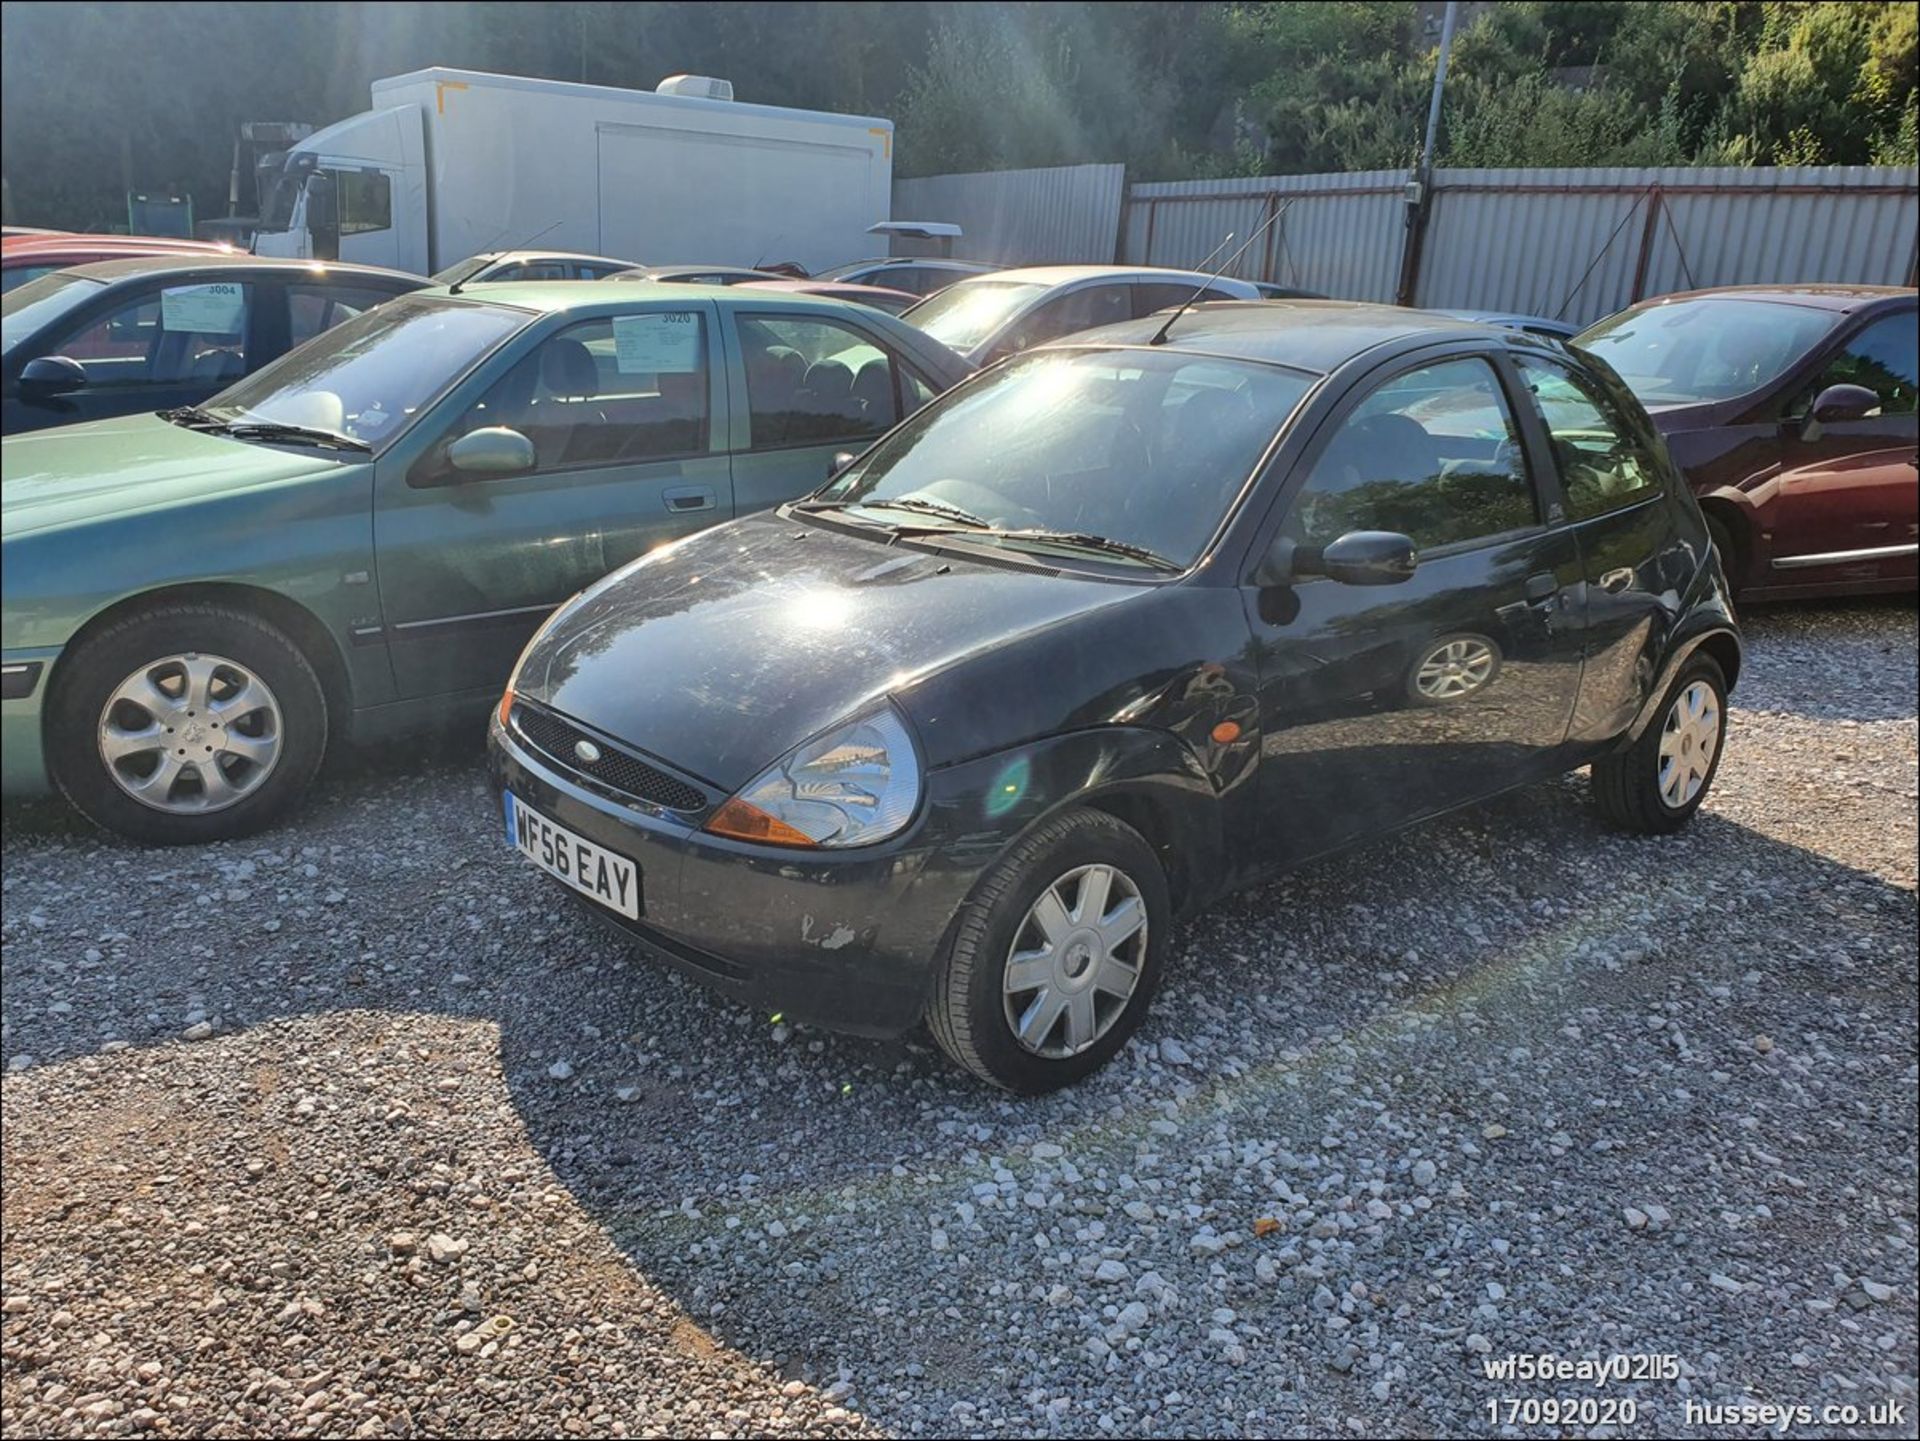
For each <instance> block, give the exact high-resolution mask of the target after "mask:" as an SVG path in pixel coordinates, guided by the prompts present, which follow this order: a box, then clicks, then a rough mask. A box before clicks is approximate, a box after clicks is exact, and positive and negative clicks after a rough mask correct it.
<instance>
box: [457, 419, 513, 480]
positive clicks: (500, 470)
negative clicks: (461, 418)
mask: <svg viewBox="0 0 1920 1441" xmlns="http://www.w3.org/2000/svg"><path fill="white" fill-rule="evenodd" d="M447 464H448V465H449V466H450V467H451V468H452V469H454V470H455V471H457V472H459V473H460V474H461V475H518V474H520V473H521V472H522V471H528V470H532V469H533V466H534V453H533V442H532V441H530V440H528V439H527V438H526V437H525V436H524V435H522V434H521V433H520V432H519V431H517V430H511V429H509V428H508V427H506V426H504V425H489V426H483V427H482V428H481V429H479V430H472V431H468V432H467V433H466V434H465V435H463V436H461V437H460V438H459V439H458V440H456V441H454V443H453V444H452V445H449V446H448V447H447Z"/></svg>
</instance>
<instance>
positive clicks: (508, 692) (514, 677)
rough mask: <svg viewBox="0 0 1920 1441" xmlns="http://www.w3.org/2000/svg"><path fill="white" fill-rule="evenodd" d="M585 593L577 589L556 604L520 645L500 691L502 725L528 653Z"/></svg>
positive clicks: (505, 721)
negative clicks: (503, 686) (536, 628)
mask: <svg viewBox="0 0 1920 1441" xmlns="http://www.w3.org/2000/svg"><path fill="white" fill-rule="evenodd" d="M585 594H586V592H585V591H584V590H577V591H575V592H574V593H573V594H572V595H570V596H568V597H567V598H566V599H565V600H563V601H561V602H560V604H558V605H556V606H555V607H554V608H553V609H552V610H550V611H548V612H547V618H546V619H545V620H543V621H541V622H540V628H539V629H538V630H536V631H534V633H533V634H532V635H531V636H529V637H528V638H527V643H526V644H525V645H523V646H521V647H520V654H519V655H517V656H515V657H514V658H513V669H512V670H510V671H508V672H507V684H506V689H504V690H502V691H501V692H500V724H501V725H505V724H506V723H507V717H508V716H509V715H510V714H511V713H512V711H513V697H514V692H515V691H516V690H517V689H518V688H519V685H520V667H521V666H522V665H524V664H525V663H526V659H527V653H528V652H529V651H531V650H532V649H533V648H534V647H535V646H537V645H538V644H540V637H541V636H543V635H545V634H546V633H547V632H548V631H550V630H552V629H553V626H554V622H555V621H557V620H559V619H560V617H561V616H562V615H564V614H565V613H566V612H567V611H568V610H570V609H571V608H572V607H573V603H574V602H575V601H576V600H578V599H580V597H581V596H583V595H585Z"/></svg>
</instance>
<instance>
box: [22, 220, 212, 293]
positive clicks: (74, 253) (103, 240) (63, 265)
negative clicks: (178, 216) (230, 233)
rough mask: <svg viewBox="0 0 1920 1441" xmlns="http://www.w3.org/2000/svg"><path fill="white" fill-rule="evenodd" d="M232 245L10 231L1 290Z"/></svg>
mask: <svg viewBox="0 0 1920 1441" xmlns="http://www.w3.org/2000/svg"><path fill="white" fill-rule="evenodd" d="M238 253H241V252H237V251H235V250H234V248H233V247H232V246H231V245H223V244H221V243H220V242H218V241H212V240H187V239H184V238H182V237H178V236H171V235H86V234H82V233H81V232H79V231H63V230H49V231H46V232H44V233H33V234H25V235H9V236H7V237H6V238H5V239H4V240H0V292H5V291H8V290H14V289H17V288H18V287H20V286H22V285H25V284H26V283H27V282H28V281H29V280H38V279H39V278H40V277H41V276H43V275H51V274H52V273H53V272H54V271H56V270H68V269H71V268H72V267H73V266H76V265H92V264H94V263H95V262H96V261H100V260H131V259H133V258H134V257H136V256H142V255H234V254H238Z"/></svg>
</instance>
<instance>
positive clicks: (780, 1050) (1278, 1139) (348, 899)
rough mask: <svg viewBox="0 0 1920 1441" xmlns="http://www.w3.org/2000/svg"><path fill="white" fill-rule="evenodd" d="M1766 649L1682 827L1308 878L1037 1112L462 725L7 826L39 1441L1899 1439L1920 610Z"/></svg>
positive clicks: (27, 1287)
mask: <svg viewBox="0 0 1920 1441" xmlns="http://www.w3.org/2000/svg"><path fill="white" fill-rule="evenodd" d="M1748 626H1749V638H1750V644H1751V654H1750V658H1749V668H1748V673H1747V676H1746V678H1745V679H1744V681H1743V685H1742V688H1741V691H1740V693H1739V695H1738V696H1737V702H1738V704H1737V706H1736V709H1735V711H1734V715H1733V731H1732V735H1731V737H1730V741H1729V747H1730V750H1729V757H1728V761H1727V764H1726V766H1725V768H1724V769H1723V770H1722V772H1721V775H1720V779H1719V783H1718V785H1717V787H1716V789H1715V791H1714V793H1713V796H1712V798H1711V800H1710V802H1709V804H1708V806H1707V809H1706V810H1705V812H1704V813H1703V814H1702V815H1701V817H1700V819H1699V821H1698V822H1697V823H1696V824H1695V826H1694V827H1693V828H1692V829H1691V830H1690V831H1689V832H1688V833H1687V834H1685V835H1684V836H1682V837H1679V838H1675V839H1671V840H1664V841H1657V842H1655V841H1644V840H1634V839H1629V838H1623V837H1620V836H1616V835H1613V834H1610V833H1608V832H1605V831H1603V830H1602V829H1601V828H1600V827H1599V825H1598V824H1597V822H1596V821H1595V820H1594V818H1593V816H1592V814H1591V812H1590V811H1589V810H1588V809H1587V808H1586V806H1585V805H1584V801H1585V790H1586V782H1585V779H1584V778H1583V777H1569V778H1567V779H1566V780H1564V781H1561V782H1555V783H1550V784H1544V785H1540V786H1536V787H1534V788H1532V789H1530V790H1528V791H1526V792H1523V793H1520V794H1518V795H1515V796H1512V797H1509V798H1507V799H1505V800H1502V801H1500V802H1497V803H1495V804H1493V805H1491V806H1488V807H1486V808H1483V809H1481V810H1479V811H1477V812H1475V813H1472V814H1470V815H1467V816H1465V817H1462V818H1459V819H1455V820H1451V821H1448V822H1445V823H1442V824H1440V825H1438V826H1435V827H1431V828H1428V829H1426V830H1423V831H1420V832H1417V833H1414V834H1410V835H1407V836H1404V837H1401V838H1398V839H1396V840H1392V841H1389V842H1384V843H1381V844H1378V845H1375V846H1373V847H1371V848H1369V849H1367V850H1364V851H1361V852H1359V853H1357V854H1355V855H1352V856H1349V857H1346V858H1344V859H1341V860H1338V861H1336V862H1331V863H1326V864H1321V865H1318V866H1314V867H1312V868H1310V869H1308V870H1306V871H1305V872H1303V873H1301V874H1298V875H1296V876H1294V877H1291V878H1289V879H1288V880H1286V881H1284V882H1281V883H1279V884H1276V885H1273V886H1270V887H1267V888H1265V889H1263V890H1260V891H1258V892H1254V893H1252V894H1249V895H1246V896H1243V897H1241V898H1239V899H1237V900H1235V901H1233V902H1231V903H1229V904H1227V905H1224V906H1222V907H1220V908H1219V909H1217V910H1216V911H1214V912H1212V913H1210V914H1209V915H1208V916H1206V917H1204V918H1203V919H1202V920H1201V921H1200V922H1198V923H1197V924H1196V925H1194V926H1193V927H1191V928H1190V929H1189V930H1188V931H1187V932H1186V933H1185V934H1184V936H1183V938H1182V941H1181V943H1180V945H1179V946H1178V948H1177V952H1176V954H1175V956H1174V958H1173V961H1172V963H1171V966H1170V970H1169V974H1168V977H1167V981H1166V985H1165V988H1164V990H1163V992H1162V994H1161V996H1160V998H1159V1000H1158V1001H1157V1003H1156V1006H1155V1011H1154V1014H1153V1015H1152V1017H1151V1018H1150V1019H1149V1021H1148V1024H1147V1026H1146V1027H1145V1028H1144V1030H1143V1032H1142V1033H1141V1035H1140V1037H1139V1038H1138V1039H1137V1040H1136V1041H1135V1042H1134V1044H1133V1045H1132V1046H1131V1047H1130V1048H1129V1049H1128V1050H1127V1051H1126V1052H1125V1053H1124V1054H1123V1055H1122V1056H1121V1057H1120V1059H1119V1060H1118V1061H1117V1062H1116V1063H1115V1064H1114V1065H1113V1066H1112V1067H1110V1068H1109V1069H1108V1070H1107V1071H1106V1072H1104V1073H1103V1074H1101V1075H1100V1076H1097V1077H1096V1078H1094V1079H1093V1080H1091V1081H1089V1082H1088V1083H1086V1084H1084V1085H1082V1086H1081V1087H1079V1088H1078V1089H1076V1090H1074V1091H1073V1092H1071V1093H1069V1094H1065V1095H1059V1096H1055V1097H1051V1098H1047V1099H1044V1100H1041V1101H1032V1102H1023V1101H1017V1100H1014V1099H1011V1098H1008V1097H1004V1096H1001V1095H998V1094H994V1093H990V1092H988V1091H986V1090H984V1089H982V1088H980V1087H978V1086H976V1085H974V1084H972V1083H970V1082H968V1081H966V1080H964V1079H962V1078H961V1077H960V1076H959V1075H958V1074H957V1073H956V1072H955V1071H954V1070H952V1069H950V1068H949V1067H948V1066H947V1065H945V1064H944V1063H943V1062H942V1061H941V1060H940V1059H939V1057H938V1056H937V1055H936V1054H935V1053H934V1052H933V1051H932V1050H931V1048H930V1047H929V1046H928V1045H926V1044H924V1043H921V1042H906V1043H900V1044H895V1045H890V1046H889V1045H879V1044H875V1043H872V1042H861V1041H854V1040H847V1039H842V1038H838V1037H834V1036H830V1035H825V1034H821V1033H815V1032H811V1031H806V1030H799V1031H794V1030H790V1029H789V1028H788V1027H786V1026H784V1025H781V1024H777V1023H774V1022H772V1021H770V1019H769V1018H768V1017H767V1016H765V1015H763V1014H753V1013H749V1012H747V1011H745V1010H743V1009H741V1008H739V1007H735V1006H732V1005H730V1004H728V1003H726V1002H723V1001H720V1000H717V999H714V998H712V997H709V996H708V995H707V994H706V993H704V992H703V991H701V990H699V989H698V988H697V987H695V986H693V985H691V984H688V983H685V982H683V981H680V980H679V979H677V978H675V977H672V976H669V975H666V974H664V973H662V972H659V971H657V970H655V969H653V968H651V967H649V966H648V965H646V964H644V963H642V962H638V961H634V960H630V959H628V958H626V957H624V956H623V955H622V954H620V953H619V951H618V949H617V948H615V947H613V946H611V945H610V944H609V943H608V942H607V941H606V940H605V939H604V937H603V935H602V933H601V932H600V931H599V930H598V928H597V927H593V926H591V925H589V924H587V923H586V922H584V921H583V920H582V919H581V918H580V917H578V916H577V915H576V914H575V913H574V912H573V911H572V909H571V908H570V907H569V906H567V905H566V904H564V903H563V902H562V901H561V900H560V899H559V898H558V897H557V896H556V894H555V893H554V892H553V891H551V890H549V889H548V888H547V887H546V885H545V884H543V883H542V882H540V881H539V880H538V879H537V878H536V876H535V875H534V874H533V873H532V871H531V870H530V869H528V868H526V867H524V866H521V865H519V864H516V863H515V862H514V861H513V860H512V858H511V857H509V856H508V855H507V854H506V853H505V852H504V851H503V849H502V848H501V847H500V845H499V844H498V842H497V840H496V838H495V834H494V832H495V829H496V826H497V819H496V809H495V806H494V803H493V801H492V799H491V797H490V796H489V795H488V794H487V793H486V791H485V789H484V785H483V778H482V773H481V770H480V766H479V762H478V757H477V756H476V755H475V754H474V752H473V751H472V750H471V748H468V747H455V748H453V749H451V750H447V751H442V752H438V753H434V752H416V753H410V754H407V755H404V756H400V757H397V758H391V759H389V760H387V761H385V762H384V763H383V765H382V766H380V767H379V768H377V769H374V770H372V771H368V770H365V769H359V770H356V771H354V772H352V773H336V774H334V775H331V776H330V777H329V778H328V779H327V780H326V782H325V784H324V787H323V792H322V794H321V795H320V796H319V797H318V802H317V804H315V805H312V806H311V807H310V808H309V809H308V810H307V811H306V812H305V813H304V815H303V816H302V817H301V818H300V820H299V821H298V823H297V824H295V825H293V826H290V827H288V828H287V829H285V830H282V831H279V832H276V833H274V834H272V835H270V836H266V837H262V838H256V839H255V840H252V841H248V842H243V843H237V844H232V845H221V846H212V847H208V848H206V849H202V850H183V851H170V852H160V851H145V850H140V849H137V848H132V847H127V846H123V845H118V844H109V843H103V842H102V841H100V840H99V839H97V838H96V837H94V836H93V835H92V834H90V833H87V832H85V831H83V830H81V829H79V828H77V827H76V826H74V825H73V824H72V823H70V822H68V821H66V820H65V819H64V817H62V816H61V815H60V814H59V813H57V812H49V811H43V810H36V811H31V812H22V813H20V814H17V815H14V816H12V817H10V818H9V820H8V823H7V827H6V831H5V863H4V887H5V890H4V896H5V912H4V961H5V964H4V1036H3V1038H0V1052H3V1053H4V1055H5V1056H6V1057H7V1058H8V1059H7V1069H8V1074H7V1075H6V1077H5V1080H4V1084H3V1085H0V1096H3V1097H4V1122H5V1130H4V1147H5V1150H4V1157H5V1165H6V1172H5V1191H4V1257H3V1258H0V1281H3V1283H4V1294H5V1300H4V1313H5V1314H4V1326H3V1329H0V1335H3V1337H4V1363H5V1364H4V1374H3V1376H0V1427H4V1429H5V1430H6V1431H7V1432H8V1433H9V1434H28V1433H45V1434H54V1433H57V1434H64V1435H82V1434H92V1435H118V1434H132V1433H136V1432H141V1431H150V1432H156V1433H160V1434H177V1435H184V1434H190V1433H191V1434H218V1435H236V1434H240V1433H243V1432H262V1431H264V1432H269V1433H275V1434H311V1435H319V1434H326V1435H348V1434H352V1435H428V1434H432V1435H453V1434H459V1433H467V1434H472V1433H482V1434H518V1435H532V1434H552V1433H554V1432H556V1431H557V1432H560V1433H563V1434H573V1435H616V1436H617V1435H639V1434H683V1435H684V1434H740V1433H761V1434H764V1433H768V1432H786V1433H789V1434H807V1435H818V1434H836V1435H837V1434H845V1435H853V1434H860V1433H873V1432H888V1433H894V1434H903V1435H930V1436H931V1435H953V1434H967V1435H972V1434H979V1435H1062V1436H1065V1435H1101V1434H1140V1433H1147V1434H1156V1435H1177V1434H1187V1433H1231V1434H1274V1433H1276V1432H1304V1433H1315V1434H1362V1435H1386V1434H1401V1433H1427V1434H1432V1433H1440V1434H1499V1433H1501V1432H1502V1431H1505V1432H1506V1433H1507V1434H1540V1433H1541V1431H1542V1429H1543V1428H1540V1427H1526V1426H1509V1425H1506V1424H1505V1423H1504V1420H1503V1418H1501V1417H1500V1416H1499V1415H1497V1414H1496V1415H1495V1416H1494V1417H1490V1416H1489V1414H1488V1403H1490V1402H1495V1403H1497V1402H1498V1401H1500V1400H1501V1399H1502V1398H1507V1397H1511V1398H1515V1399H1521V1398H1527V1397H1541V1396H1551V1395H1555V1394H1561V1395H1566V1394H1573V1395H1585V1396H1588V1397H1599V1398H1603V1399H1604V1398H1612V1399H1632V1400H1633V1401H1635V1402H1637V1404H1638V1407H1639V1421H1638V1423H1637V1424H1636V1425H1633V1426H1629V1427H1625V1428H1622V1429H1623V1432H1624V1434H1638V1435H1652V1434H1663V1435H1728V1434H1759V1428H1758V1427H1750V1428H1746V1429H1745V1431H1743V1429H1742V1428H1741V1427H1738V1426H1734V1427H1725V1426H1714V1425H1707V1424H1702V1423H1698V1422H1693V1423H1690V1422H1689V1421H1688V1419H1687V1417H1686V1415H1685V1413H1684V1411H1683V1403H1684V1402H1685V1401H1686V1400H1687V1399H1689V1398H1691V1399H1693V1400H1696V1401H1707V1402H1712V1403H1717V1404H1729V1403H1747V1404H1754V1403H1763V1402H1772V1403H1784V1404H1808V1405H1821V1404H1825V1403H1840V1404H1853V1405H1857V1406H1860V1407H1862V1408H1865V1407H1867V1406H1869V1405H1871V1404H1874V1403H1880V1402H1885V1401H1887V1400H1889V1399H1895V1400H1900V1401H1904V1403H1905V1405H1906V1408H1907V1410H1906V1418H1907V1419H1906V1420H1905V1422H1904V1423H1902V1424H1901V1425H1899V1426H1895V1427H1892V1428H1883V1429H1881V1430H1880V1431H1878V1432H1874V1431H1872V1430H1871V1428H1869V1427H1867V1426H1865V1425H1862V1426H1859V1427H1856V1428H1854V1430H1855V1432H1857V1434H1881V1435H1885V1434H1906V1435H1912V1434H1913V1415H1914V1404H1915V1396H1914V1389H1915V1371H1916V1359H1915V1355H1916V1344H1917V1343H1916V1296H1915V1271H1916V1229H1915V1192H1916V1181H1915V1176H1916V1154H1915V1147H1916V1119H1915V1104H1916V1014H1915V1008H1916V1000H1915V997H1916V975H1915V971H1916V941H1915V928H1916V911H1915V850H1916V843H1915V820H1916V802H1915V796H1916V722H1915V713H1916V700H1915V655H1916V636H1915V613H1914V608H1913V606H1912V605H1911V603H1905V604H1857V605H1846V606H1833V607H1822V608H1813V609H1806V610H1800V611H1774V612H1770V613H1758V614H1755V615H1753V616H1750V617H1748ZM495 1317H505V1318H507V1320H506V1322H504V1323H502V1322H495V1321H493V1320H492V1318H495ZM501 1325H504V1326H506V1327H507V1328H508V1329H505V1330H504V1331H502V1332H500V1333H499V1334H496V1333H495V1330H494V1329H493V1328H494V1327H496V1326H501ZM1540 1352H1552V1353H1555V1354H1557V1355H1560V1356H1563V1357H1582V1356H1590V1357H1602V1356H1608V1355H1612V1354H1615V1353H1629V1354H1632V1353H1655V1354H1671V1355H1673V1356H1676V1357H1677V1358H1678V1361H1679V1368H1680V1374H1679V1376H1678V1377H1677V1378H1674V1379H1662V1380H1652V1379H1650V1380H1643V1381H1638V1382H1617V1381H1616V1382H1611V1383H1608V1384H1606V1385H1604V1386H1601V1387H1597V1388H1596V1387H1595V1386H1594V1385H1592V1384H1591V1383H1588V1384H1586V1385H1584V1386H1572V1385H1560V1386H1552V1385H1546V1384H1543V1383H1539V1382H1526V1381H1506V1382H1501V1381H1494V1380H1489V1379H1487V1378H1486V1376H1485V1374H1484V1372H1483V1369H1482V1367H1483V1363H1484V1362H1486V1361H1488V1360H1497V1359H1498V1358H1501V1357H1505V1356H1507V1355H1510V1354H1532V1353H1540ZM1544 1429H1545V1430H1547V1431H1549V1432H1552V1431H1555V1430H1558V1429H1559V1428H1553V1427H1549V1428H1544ZM1568 1429H1571V1430H1574V1431H1591V1430H1592V1429H1593V1428H1592V1427H1590V1426H1575V1427H1573V1428H1568ZM1846 1429H1847V1428H1845V1427H1840V1426H1825V1427H1823V1426H1821V1425H1819V1424H1818V1423H1817V1422H1816V1423H1815V1424H1812V1425H1802V1426H1798V1427H1796V1428H1795V1434H1802V1435H1811V1434H1832V1433H1835V1432H1844V1431H1845V1430H1846ZM1601 1434H1605V1433H1604V1430H1603V1431H1602V1432H1601ZM1773 1434H1777V1433H1773Z"/></svg>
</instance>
